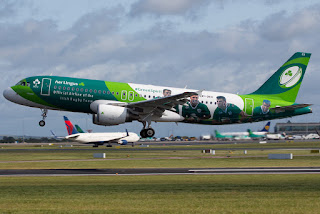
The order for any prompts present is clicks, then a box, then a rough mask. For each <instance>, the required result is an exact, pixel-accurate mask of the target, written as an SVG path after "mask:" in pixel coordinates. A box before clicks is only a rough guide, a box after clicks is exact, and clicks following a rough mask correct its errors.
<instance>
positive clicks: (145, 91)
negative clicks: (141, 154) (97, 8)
mask: <svg viewBox="0 0 320 214" xmlns="http://www.w3.org/2000/svg"><path fill="white" fill-rule="evenodd" d="M310 56H311V54H310V53H302V52H297V53H295V54H294V55H293V56H292V57H291V58H290V59H289V60H288V61H287V62H286V63H284V64H283V65H282V66H281V67H280V68H279V69H278V70H277V71H276V72H275V73H274V74H273V75H272V76H271V77H270V78H269V79H268V80H267V81H266V82H265V83H264V84H263V85H262V86H261V87H260V88H259V89H257V90H256V91H254V92H253V93H251V94H245V95H238V94H230V93H223V92H213V91H205V90H192V89H185V88H173V87H164V86H155V85H144V84H134V83H121V82H109V81H102V80H89V79H80V78H70V77H60V76H33V77H27V78H25V79H23V80H21V81H19V82H18V83H17V84H16V85H15V86H12V87H10V88H8V89H6V90H5V91H4V92H3V95H4V97H5V98H6V99H8V100H10V101H12V102H14V103H17V104H20V105H25V106H29V107H34V108H40V109H41V111H42V120H41V121H40V122H39V125H40V126H44V125H45V118H46V117H47V112H48V110H60V111H70V112H82V113H89V114H92V115H93V123H94V124H97V125H104V126H110V125H118V124H122V123H126V122H132V121H135V120H136V121H139V122H141V123H142V124H143V128H142V130H141V132H140V135H141V137H152V136H154V133H155V131H154V130H153V129H152V128H151V122H152V121H154V122H185V123H196V124H207V125H224V124H233V123H248V122H256V121H263V120H271V119H278V118H285V117H292V116H296V115H302V114H308V113H311V112H312V110H311V108H310V104H297V103H295V100H296V96H297V94H298V91H299V88H300V85H301V82H302V79H303V77H304V74H305V71H306V68H307V65H308V62H309V59H310ZM258 75H259V71H257V72H256V76H258Z"/></svg>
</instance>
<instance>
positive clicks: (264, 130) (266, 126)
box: [261, 121, 270, 132]
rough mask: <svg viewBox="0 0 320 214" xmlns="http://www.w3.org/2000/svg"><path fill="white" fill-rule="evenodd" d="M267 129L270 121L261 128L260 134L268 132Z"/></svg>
mask: <svg viewBox="0 0 320 214" xmlns="http://www.w3.org/2000/svg"><path fill="white" fill-rule="evenodd" d="M269 129H270V121H269V122H267V124H266V125H265V126H264V127H263V129H262V130H261V132H269Z"/></svg>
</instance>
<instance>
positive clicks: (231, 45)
mask: <svg viewBox="0 0 320 214" xmlns="http://www.w3.org/2000/svg"><path fill="white" fill-rule="evenodd" d="M158 2H161V3H162V4H163V8H158V9H157V8H156V7H155V6H156V2H153V1H150V2H149V3H147V1H138V2H137V3H136V4H134V5H133V6H132V8H131V9H132V10H131V13H132V11H133V9H134V8H136V12H135V15H137V16H138V15H142V14H147V13H149V12H151V13H154V14H158V15H174V14H182V15H183V14H187V13H188V11H193V9H195V8H198V7H199V6H201V5H204V4H205V3H206V1H200V3H199V1H176V2H175V1H173V2H172V3H170V2H169V1H158ZM195 2H197V3H195ZM152 4H153V5H152ZM143 5H144V6H143ZM146 5H149V6H148V7H146ZM142 6H143V7H142ZM151 6H152V7H151ZM170 8H171V9H170ZM138 9H139V10H138ZM153 10H154V11H153ZM127 13H128V12H126V10H125V9H124V8H122V7H121V6H117V7H114V8H109V9H105V8H102V9H100V10H97V11H93V12H90V13H88V14H86V15H84V16H82V17H81V18H80V19H78V21H77V22H76V23H74V25H73V26H72V27H71V28H69V29H67V30H61V29H59V28H58V27H57V22H56V21H54V20H51V19H46V20H35V19H27V20H24V21H23V22H21V23H5V22H3V23H0V28H1V31H0V73H1V75H2V78H1V79H0V90H1V91H2V90H3V89H5V88H7V87H8V86H9V85H13V84H15V83H16V82H18V81H19V80H21V79H22V78H25V77H27V76H33V75H44V74H51V73H52V74H53V75H60V76H71V77H83V78H89V79H103V80H108V81H119V82H134V83H141V84H153V85H164V86H172V87H185V86H186V85H187V86H188V88H193V89H206V90H212V91H221V92H230V93H237V92H239V93H240V94H241V93H251V92H252V91H254V90H256V89H257V87H258V86H259V85H261V84H263V82H264V81H266V80H267V79H268V77H270V76H271V75H272V73H273V72H275V71H276V70H277V69H278V68H279V67H280V66H281V65H282V64H283V63H284V62H285V61H286V60H287V59H288V58H289V57H290V56H291V55H292V54H293V53H294V52H296V51H306V52H312V53H313V55H312V57H311V60H310V63H309V64H310V65H309V67H308V70H307V74H306V76H305V79H304V82H303V83H302V87H301V92H300V93H301V94H304V96H303V97H298V99H301V100H302V101H303V102H308V101H309V102H312V101H314V102H315V103H318V100H319V99H318V98H319V97H318V96H319V95H317V91H318V88H317V85H318V83H317V82H318V79H319V78H320V77H319V74H318V73H319V72H317V70H318V69H317V68H318V67H319V66H320V63H319V62H320V51H319V46H320V41H318V39H317V38H318V35H319V33H320V32H319V29H320V26H319V23H320V22H319V5H314V6H313V7H310V8H305V9H302V10H300V11H297V12H295V13H293V14H291V15H288V14H287V13H285V12H283V13H276V14H273V15H271V16H269V17H267V18H266V19H265V20H262V21H257V20H254V19H247V20H242V21H241V22H239V23H238V24H236V25H233V26H228V27H225V28H223V29H222V30H220V31H214V32H209V31H206V30H202V31H192V32H185V31H183V30H181V28H180V26H179V24H177V23H176V22H174V20H170V21H168V20H166V21H163V20H161V19H158V20H157V21H154V22H152V24H151V27H148V28H144V29H143V30H139V29H135V31H132V32H131V31H125V33H123V30H124V28H126V26H127V25H126V22H131V24H132V22H133V23H134V22H137V19H134V20H132V19H130V17H129V16H128V14H127ZM131 15H132V14H131ZM128 17H129V18H128ZM143 20H144V19H143V18H142V19H140V20H139V21H142V22H143ZM133 25H134V24H133ZM300 93H299V94H300ZM317 97H318V98H317ZM0 101H2V102H1V103H5V104H2V105H0V110H1V111H2V112H6V115H13V114H15V113H16V112H19V114H18V116H19V117H20V116H21V117H22V116H23V115H24V112H21V109H28V108H25V107H21V106H17V105H14V104H10V103H9V102H7V101H4V98H3V97H2V96H1V98H0ZM319 104H320V103H319ZM8 106H10V107H8ZM316 108H317V107H316ZM26 111H28V110H26ZM30 112H32V114H34V115H36V118H35V119H34V120H35V123H36V124H37V120H38V119H39V118H40V116H39V115H40V111H39V110H33V111H30ZM50 114H52V113H50ZM58 114H59V113H54V115H58ZM6 115H4V117H7V116H6ZM59 116H61V115H59ZM29 122H30V123H33V122H34V121H28V123H29ZM60 122H61V121H60ZM48 132H49V131H48Z"/></svg>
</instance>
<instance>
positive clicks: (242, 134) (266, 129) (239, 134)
mask: <svg viewBox="0 0 320 214" xmlns="http://www.w3.org/2000/svg"><path fill="white" fill-rule="evenodd" d="M270 124H271V122H270V121H268V122H267V123H266V125H264V127H263V128H262V129H261V130H260V131H257V132H253V134H256V135H263V134H266V133H268V132H269V129H270ZM220 134H221V135H229V136H233V137H234V138H235V137H240V139H241V137H245V138H246V137H247V136H249V133H248V132H222V133H220ZM246 139H248V138H246Z"/></svg>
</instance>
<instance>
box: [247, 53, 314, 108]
mask: <svg viewBox="0 0 320 214" xmlns="http://www.w3.org/2000/svg"><path fill="white" fill-rule="evenodd" d="M310 57H311V53H302V52H297V53H295V54H293V56H292V57H291V58H290V59H289V60H288V61H287V62H286V63H284V64H283V65H282V66H281V67H280V68H279V69H278V70H277V71H276V72H275V73H274V74H273V75H272V76H271V77H270V78H269V79H268V80H267V81H266V82H265V83H264V84H263V85H262V86H261V87H260V88H259V89H258V90H256V91H255V92H253V93H252V94H258V95H274V96H276V97H278V98H281V99H282V100H285V101H288V102H295V100H296V97H297V94H298V91H299V88H300V85H301V82H302V79H303V76H304V74H305V72H306V69H307V65H308V62H309V59H310Z"/></svg>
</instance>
